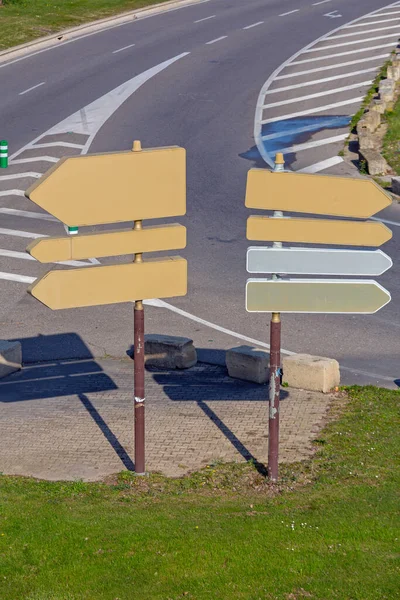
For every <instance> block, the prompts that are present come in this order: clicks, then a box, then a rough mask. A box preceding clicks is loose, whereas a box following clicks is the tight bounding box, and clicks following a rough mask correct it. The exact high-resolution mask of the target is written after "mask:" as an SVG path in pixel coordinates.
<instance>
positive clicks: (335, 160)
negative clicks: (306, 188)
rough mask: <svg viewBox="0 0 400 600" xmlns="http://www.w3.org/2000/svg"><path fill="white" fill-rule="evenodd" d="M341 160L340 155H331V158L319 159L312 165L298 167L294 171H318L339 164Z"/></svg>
mask: <svg viewBox="0 0 400 600" xmlns="http://www.w3.org/2000/svg"><path fill="white" fill-rule="evenodd" d="M342 162H343V158H341V157H340V156H332V158H327V159H326V160H321V161H320V162H317V163H314V164H313V165H310V166H308V167H304V169H299V170H298V171H296V173H319V172H320V171H324V170H325V169H329V168H330V167H334V166H335V165H339V164H340V163H342Z"/></svg>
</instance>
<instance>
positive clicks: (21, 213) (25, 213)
mask: <svg viewBox="0 0 400 600" xmlns="http://www.w3.org/2000/svg"><path fill="white" fill-rule="evenodd" d="M0 214H3V215H11V216H14V217H24V218H27V219H39V220H41V221H55V222H56V223H59V222H60V221H59V220H58V219H56V217H53V215H49V214H48V213H38V212H31V211H29V210H18V209H17V208H0Z"/></svg>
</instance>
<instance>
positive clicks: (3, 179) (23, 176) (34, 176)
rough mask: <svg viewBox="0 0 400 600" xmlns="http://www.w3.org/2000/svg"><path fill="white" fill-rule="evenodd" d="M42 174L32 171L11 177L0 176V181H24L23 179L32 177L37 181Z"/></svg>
mask: <svg viewBox="0 0 400 600" xmlns="http://www.w3.org/2000/svg"><path fill="white" fill-rule="evenodd" d="M41 176H42V173H35V172H34V171H27V172H26V173H15V174H14V173H13V174H12V175H0V181H10V180H11V179H24V178H25V177H26V178H27V177H33V178H34V179H39V177H41Z"/></svg>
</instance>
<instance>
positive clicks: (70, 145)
mask: <svg viewBox="0 0 400 600" xmlns="http://www.w3.org/2000/svg"><path fill="white" fill-rule="evenodd" d="M58 146H62V147H63V148H84V144H73V143H72V142H48V143H47V144H32V145H30V146H26V148H25V150H34V149H35V148H57V147H58Z"/></svg>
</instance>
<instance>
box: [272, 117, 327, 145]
mask: <svg viewBox="0 0 400 600" xmlns="http://www.w3.org/2000/svg"><path fill="white" fill-rule="evenodd" d="M336 122H337V121H336V119H335V117H332V120H331V121H328V120H327V121H325V122H324V127H329V126H331V125H335V123H336ZM307 131H317V129H316V127H315V125H305V126H304V127H296V128H294V129H287V130H285V131H284V132H282V131H277V132H276V133H270V134H268V135H263V136H262V137H261V139H262V140H263V141H267V140H275V139H279V138H283V137H285V136H287V135H293V134H299V133H306V132H307Z"/></svg>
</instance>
